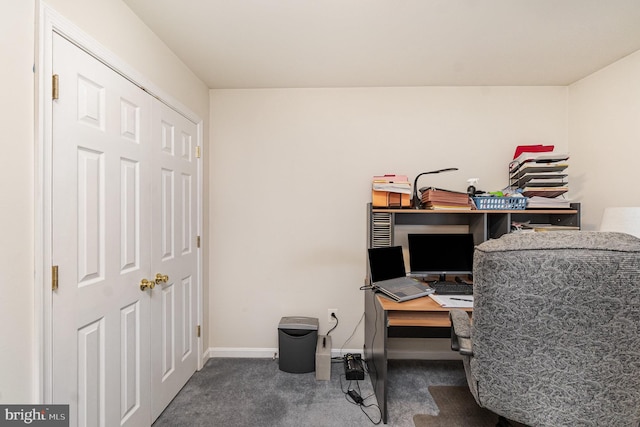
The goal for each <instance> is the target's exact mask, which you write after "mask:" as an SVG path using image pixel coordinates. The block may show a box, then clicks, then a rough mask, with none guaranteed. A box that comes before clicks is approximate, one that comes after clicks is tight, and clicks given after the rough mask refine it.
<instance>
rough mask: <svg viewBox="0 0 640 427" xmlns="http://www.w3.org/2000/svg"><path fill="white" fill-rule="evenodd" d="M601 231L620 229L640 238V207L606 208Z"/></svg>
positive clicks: (619, 230)
mask: <svg viewBox="0 0 640 427" xmlns="http://www.w3.org/2000/svg"><path fill="white" fill-rule="evenodd" d="M600 231H618V232H621V233H627V234H631V235H632V236H636V237H638V238H640V207H629V208H605V210H604V213H603V214H602V222H601V223H600Z"/></svg>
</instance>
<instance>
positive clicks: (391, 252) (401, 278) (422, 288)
mask: <svg viewBox="0 0 640 427" xmlns="http://www.w3.org/2000/svg"><path fill="white" fill-rule="evenodd" d="M368 251H369V272H370V274H371V287H372V288H373V289H374V290H376V291H380V292H382V293H384V294H385V295H386V296H388V297H389V298H391V299H393V300H394V301H397V302H404V301H409V300H412V299H415V298H420V297H424V296H427V295H429V294H431V293H433V289H432V288H430V287H428V286H426V285H425V284H424V283H422V282H420V281H419V280H417V279H413V278H411V277H407V272H406V270H405V268H404V256H403V255H402V246H391V247H384V248H370V249H369V250H368Z"/></svg>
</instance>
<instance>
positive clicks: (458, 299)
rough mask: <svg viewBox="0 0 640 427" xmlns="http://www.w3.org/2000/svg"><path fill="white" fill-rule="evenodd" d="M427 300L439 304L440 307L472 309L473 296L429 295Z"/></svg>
mask: <svg viewBox="0 0 640 427" xmlns="http://www.w3.org/2000/svg"><path fill="white" fill-rule="evenodd" d="M429 298H431V299H432V300H434V301H435V302H437V303H438V304H440V306H441V307H451V308H469V307H473V295H436V294H430V295H429Z"/></svg>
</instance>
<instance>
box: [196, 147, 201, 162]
mask: <svg viewBox="0 0 640 427" xmlns="http://www.w3.org/2000/svg"><path fill="white" fill-rule="evenodd" d="M196 158H198V159H199V158H200V146H199V145H196Z"/></svg>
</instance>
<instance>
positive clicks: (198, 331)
mask: <svg viewBox="0 0 640 427" xmlns="http://www.w3.org/2000/svg"><path fill="white" fill-rule="evenodd" d="M196 329H197V333H198V338H200V325H198V327H197V328H196Z"/></svg>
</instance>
